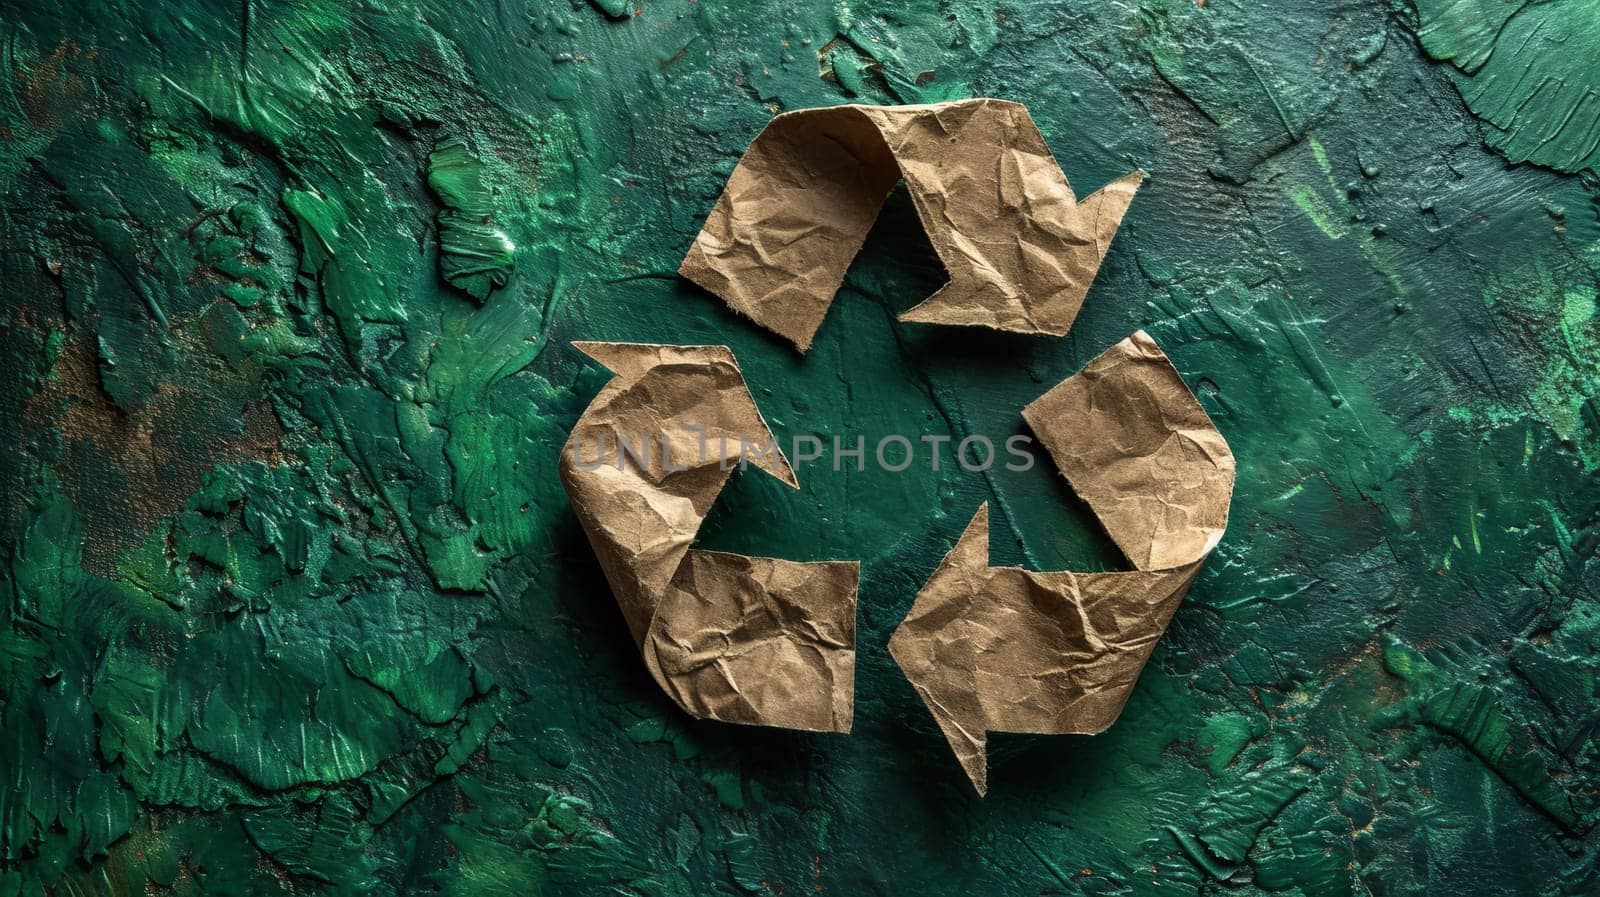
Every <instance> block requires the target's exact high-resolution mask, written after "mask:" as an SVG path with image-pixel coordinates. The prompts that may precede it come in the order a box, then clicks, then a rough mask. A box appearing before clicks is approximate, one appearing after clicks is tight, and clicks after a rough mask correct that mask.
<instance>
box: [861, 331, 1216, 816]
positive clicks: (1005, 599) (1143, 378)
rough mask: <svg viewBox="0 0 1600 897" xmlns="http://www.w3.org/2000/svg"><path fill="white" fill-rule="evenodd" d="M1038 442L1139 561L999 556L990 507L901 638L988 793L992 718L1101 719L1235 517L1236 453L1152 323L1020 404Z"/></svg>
mask: <svg viewBox="0 0 1600 897" xmlns="http://www.w3.org/2000/svg"><path fill="white" fill-rule="evenodd" d="M1022 416H1023V417H1024V418H1025V419H1026V420H1027V421H1028V424H1029V426H1030V427H1032V428H1033V431H1034V433H1035V435H1037V436H1038V439H1039V442H1040V444H1041V445H1043V446H1045V448H1046V449H1047V450H1048V451H1049V452H1050V456H1051V457H1052V458H1054V459H1055V462H1056V465H1057V467H1059V468H1060V470H1061V473H1062V475H1063V476H1065V477H1066V478H1067V481H1068V482H1069V483H1071V485H1072V487H1073V489H1074V490H1076V491H1077V493H1078V495H1080V496H1082V498H1083V499H1084V501H1085V502H1087V503H1088V505H1089V507H1090V508H1092V509H1093V510H1094V512H1095V514H1096V515H1097V516H1098V517H1099V519H1100V522H1101V523H1102V524H1103V525H1104V526H1105V529H1106V532H1107V533H1108V534H1110V536H1111V538H1112V540H1113V541H1115V542H1116V544H1117V546H1118V547H1119V548H1120V549H1121V550H1122V552H1123V554H1125V555H1126V556H1127V557H1128V560H1129V561H1131V562H1132V563H1133V565H1134V567H1135V568H1136V569H1135V570H1133V571H1130V572H1126V573H1073V572H1059V573H1035V572H1032V571H1028V570H1024V569H1022V568H1021V567H991V566H989V508H988V505H987V504H985V505H984V506H983V507H980V508H979V509H978V513H977V514H976V515H974V516H973V518H972V522H971V523H969V524H968V525H967V529H966V532H964V533H963V534H962V535H961V538H960V540H958V541H957V542H956V545H955V547H954V548H953V549H951V551H950V553H949V554H948V555H946V556H945V559H944V562H943V563H942V564H941V565H940V566H939V569H938V570H936V571H935V572H934V574H933V576H932V577H931V578H930V579H929V580H928V583H927V585H925V586H924V587H923V589H922V591H921V592H919V593H918V594H917V599H916V602H915V603H914V604H913V605H912V608H911V612H910V613H909V614H908V615H907V616H906V618H905V620H904V621H903V622H901V624H900V626H899V628H897V629H896V630H895V633H894V635H893V637H892V638H890V640H889V652H890V654H891V655H893V657H894V659H895V662H896V663H897V664H899V665H900V669H901V670H902V671H904V673H905V675H906V678H907V679H909V680H910V681H911V684H912V685H913V686H914V687H915V688H916V689H917V692H918V693H919V694H921V696H922V699H923V701H924V703H926V704H927V706H928V711H929V712H930V713H931V714H932V715H933V717H934V719H935V720H936V721H937V722H938V724H939V728H940V729H941V730H942V731H943V732H944V735H945V738H946V739H947V740H948V741H949V743H950V747H951V748H952V749H953V750H954V751H955V754H956V757H957V759H958V760H959V761H960V762H961V765H962V768H964V769H965V770H966V772H967V775H968V776H969V777H970V778H971V779H972V783H973V785H974V786H975V787H976V788H977V789H978V793H979V794H983V793H985V792H986V791H987V790H988V766H987V760H986V754H985V744H986V738H987V736H986V733H987V732H1028V733H1035V734H1043V735H1056V734H1084V735H1092V734H1095V733H1098V732H1102V731H1104V730H1105V729H1106V728H1107V727H1108V726H1110V725H1111V724H1112V723H1113V722H1115V721H1116V719H1117V716H1118V715H1119V714H1120V713H1121V712H1122V706H1123V705H1124V704H1125V703H1127V700H1128V696H1129V694H1131V693H1132V691H1133V686H1134V683H1135V682H1137V681H1138V678H1139V672H1140V671H1141V670H1142V669H1143V668H1144V664H1145V661H1146V660H1147V659H1149V657H1150V652H1151V650H1152V649H1153V648H1154V647H1155V643H1156V640H1157V639H1159V638H1160V637H1161V635H1162V633H1164V632H1165V631H1166V628H1167V623H1168V622H1169V621H1170V620H1171V619H1172V615H1173V612H1174V611H1176V610H1177V607H1178V604H1179V603H1180V602H1181V601H1182V600H1183V597H1184V595H1185V594H1186V593H1187V592H1188V590H1189V584H1190V583H1191V582H1193V580H1194V577H1195V575H1196V574H1197V573H1199V571H1200V567H1201V564H1202V563H1203V562H1204V560H1205V558H1206V556H1207V555H1209V554H1210V553H1211V550H1212V549H1213V548H1215V547H1216V545H1217V542H1218V541H1219V540H1220V539H1221V538H1222V531H1223V529H1224V528H1225V527H1226V526H1227V524H1228V506H1229V503H1230V500H1231V498H1232V494H1233V479H1234V459H1233V453H1232V452H1231V451H1230V450H1229V448H1228V444H1227V442H1226V441H1225V440H1224V439H1223V438H1222V434H1221V433H1219V432H1217V429H1216V427H1214V426H1212V424H1211V421H1210V419H1209V418H1208V417H1206V413H1205V411H1204V410H1203V409H1202V408H1201V407H1200V403H1199V402H1198V401H1197V400H1196V399H1195V397H1194V394H1193V393H1191V392H1190V391H1189V388H1188V386H1186V385H1185V384H1184V382H1183V378H1182V377H1180V376H1179V375H1178V372H1177V371H1176V370H1174V369H1173V367H1172V364H1171V363H1170V362H1169V361H1168V360H1167V357H1166V355H1165V354H1163V353H1162V351H1161V349H1160V348H1159V347H1158V346H1157V345H1156V344H1155V341H1154V340H1152V339H1151V338H1150V337H1149V336H1148V335H1146V334H1145V333H1144V332H1143V331H1140V332H1137V333H1135V334H1134V335H1133V336H1131V337H1129V338H1127V339H1125V340H1123V341H1122V342H1120V343H1118V344H1117V345H1115V346H1113V347H1112V348H1111V349H1109V350H1107V351H1106V352H1105V353H1104V354H1102V355H1101V356H1100V357H1098V358H1096V359H1095V360H1093V361H1091V362H1089V364H1088V365H1086V366H1085V367H1084V368H1083V370H1081V371H1079V372H1078V373H1077V374H1074V375H1073V376H1071V377H1068V378H1067V379H1066V380H1064V381H1062V382H1061V383H1060V384H1058V385H1057V386H1056V387H1055V388H1054V389H1051V390H1050V391H1049V392H1047V393H1045V394H1044V395H1042V396H1040V397H1039V398H1038V399H1036V400H1034V402H1033V403H1032V404H1030V405H1028V407H1027V408H1025V409H1023V412H1022Z"/></svg>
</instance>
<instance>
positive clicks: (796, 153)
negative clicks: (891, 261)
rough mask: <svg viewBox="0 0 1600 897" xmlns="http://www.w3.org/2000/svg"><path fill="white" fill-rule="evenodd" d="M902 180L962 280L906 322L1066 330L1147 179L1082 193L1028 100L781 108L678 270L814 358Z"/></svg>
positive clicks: (943, 257)
mask: <svg viewBox="0 0 1600 897" xmlns="http://www.w3.org/2000/svg"><path fill="white" fill-rule="evenodd" d="M902 178H904V179H905V182H906V189H907V191H908V192H909V193H910V194H911V201H912V203H913V204H914V205H915V206H916V210H917V216H918V218H920V219H921V221H922V227H923V229H924V230H925V231H926V232H927V235H928V241H929V242H930V243H931V244H932V245H933V248H934V251H935V252H937V253H938V255H939V259H940V261H942V262H943V263H944V267H945V270H946V271H947V272H948V273H949V275H950V282H949V283H947V284H946V285H945V286H944V287H943V288H941V289H940V290H939V291H938V292H936V293H934V294H933V295H932V296H931V297H929V298H928V299H927V300H926V301H924V302H923V303H922V304H920V305H918V306H916V307H915V308H913V309H911V310H910V311H907V312H906V313H905V314H903V315H901V316H900V319H901V320H902V321H921V322H925V323H932V324H972V325H981V326H985V327H993V328H996V329H999V330H1014V331H1018V332H1021V333H1047V334H1052V335H1055V336H1061V335H1063V334H1065V333H1066V332H1067V330H1068V329H1069V328H1070V327H1071V326H1072V321H1073V319H1074V318H1076V317H1077V315H1078V308H1079V307H1080V306H1081V305H1082V304H1083V297H1084V294H1085V293H1086V292H1087V291H1088V289H1089V284H1090V283H1091V282H1092V281H1093V280H1094V276H1095V273H1096V272H1097V271H1099V269H1100V263H1101V261H1102V260H1103V259H1104V258H1105V255H1106V250H1107V249H1108V248H1109V247H1110V245H1111V238H1112V237H1113V236H1114V235H1115V234H1116V232H1117V226H1118V225H1119V224H1120V223H1121V222H1122V216H1123V213H1124V212H1126V211H1127V209H1128V203H1129V202H1130V201H1131V200H1132V199H1133V194H1134V191H1135V190H1137V189H1138V187H1139V184H1140V182H1141V181H1142V180H1143V178H1144V175H1143V174H1142V173H1140V172H1134V173H1132V174H1129V175H1127V176H1125V177H1122V178H1119V179H1118V180H1115V181H1112V182H1111V183H1110V184H1107V185H1106V186H1105V187H1103V188H1101V189H1100V190H1099V191H1098V192H1096V193H1094V194H1092V195H1090V196H1089V197H1087V198H1085V199H1083V200H1081V201H1080V200H1078V199H1077V198H1076V197H1075V196H1074V195H1073V192H1072V186H1071V185H1070V184H1068V183H1067V176H1066V174H1064V173H1063V172H1062V170H1061V166H1060V165H1058V164H1056V160H1055V158H1054V157H1053V156H1051V155H1050V149H1049V148H1048V147H1047V146H1045V142H1044V138H1043V137H1042V136H1041V135H1040V134H1039V129H1038V128H1037V127H1035V126H1034V123H1033V119H1032V118H1031V117H1029V115H1028V110H1027V109H1026V108H1025V107H1024V106H1022V105H1021V104H1020V103H1012V102H1007V101H1005V100H993V99H977V100H960V101H957V102H951V103H936V104H932V105H924V106H831V107H827V108H823V109H804V110H800V111H796V112H788V113H784V114H783V115H779V116H778V117H776V118H774V119H773V120H772V121H771V122H769V123H768V124H767V127H766V129H765V130H763V131H762V132H761V134H760V135H758V136H757V137H756V139H755V141H754V142H752V143H751V144H750V147H749V149H747V150H746V151H745V154H744V158H742V159H740V160H739V164H738V166H736V167H735V168H734V170H733V174H732V175H731V176H730V177H729V178H728V184H727V187H726V189H725V190H724V191H723V193H722V197H721V198H720V199H719V200H717V204H716V206H715V207H714V208H713V209H712V210H711V215H710V216H709V217H708V218H707V219H706V223H705V227H704V228H703V229H702V230H701V231H700V234H699V236H697V237H696V238H695V241H694V245H692V246H691V247H690V248H689V253H688V255H687V256H685V257H684V260H683V264H682V265H681V266H680V267H679V268H678V272H679V273H680V274H682V275H683V276H684V277H687V278H688V279H690V280H692V281H694V282H695V283H697V284H699V285H700V286H702V287H704V288H706V289H707V290H709V291H711V292H712V293H715V294H716V295H717V296H720V297H721V298H722V299H723V300H724V301H726V302H727V303H728V305H730V306H732V307H733V308H734V309H735V310H736V311H739V312H741V313H743V314H745V315H748V316H749V317H750V318H751V319H752V320H754V321H755V322H756V323H757V324H760V325H761V326H763V327H765V328H767V329H769V330H772V331H774V332H776V333H778V334H779V335H781V336H784V337H786V338H788V339H789V340H790V341H792V342H793V343H794V344H795V346H797V347H798V348H799V349H800V351H802V352H804V351H805V350H806V349H808V348H810V346H811V338H812V335H813V334H815V333H816V331H817V327H818V326H819V325H820V324H821V323H822V318H823V316H824V315H825V314H827V311H828V306H829V305H830V304H831V303H832V302H833V296H834V294H835V293H836V292H838V289H839V284H840V283H842V282H843V280H844V275H845V270H846V269H847V268H848V267H849V266H850V261H851V259H853V258H855V255H856V253H857V252H858V251H859V250H860V249H861V244H862V242H863V241H864V240H866V237H867V232H868V231H869V230H870V229H871V228H872V222H873V221H874V220H875V219H876V218H877V217H878V210H879V209H880V208H881V207H882V206H883V202H884V200H885V199H886V198H887V197H888V195H889V190H890V189H891V188H892V187H894V185H895V183H896V182H897V181H899V180H901V179H902Z"/></svg>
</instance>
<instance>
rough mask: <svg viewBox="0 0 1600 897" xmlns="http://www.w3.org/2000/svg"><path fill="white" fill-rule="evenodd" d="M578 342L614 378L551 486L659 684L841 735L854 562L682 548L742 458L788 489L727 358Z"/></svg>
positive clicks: (720, 708) (717, 704)
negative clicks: (560, 494)
mask: <svg viewBox="0 0 1600 897" xmlns="http://www.w3.org/2000/svg"><path fill="white" fill-rule="evenodd" d="M573 345H574V346H576V347H577V348H578V349H579V350H580V351H582V352H584V353H585V354H587V355H588V356H589V357H591V358H593V359H595V360H596V361H598V362H600V363H601V364H603V365H605V366H606V367H607V368H608V369H610V370H611V371H612V372H613V373H614V374H616V376H615V377H614V378H613V379H612V380H611V382H609V383H608V384H606V386H605V387H604V388H603V389H601V391H600V393H599V394H598V395H597V396H595V399H594V401H593V402H591V403H590V405H589V407H588V408H587V409H585V411H584V413H583V414H582V416H580V417H579V419H578V422H577V424H576V425H575V426H574V427H573V430H572V436H571V439H570V440H569V441H568V443H567V448H566V450H565V451H564V452H563V453H562V458H561V481H562V484H563V485H564V486H565V487H566V490H567V494H568V495H569V496H570V497H571V499H572V506H573V508H574V509H575V511H576V512H577V517H578V520H579V522H580V524H581V525H582V526H583V530H584V532H585V533H586V534H587V535H588V537H589V542H590V544H591V545H592V546H593V547H594V551H595V554H596V555H597V556H598V557H599V560H600V566H601V567H602V569H604V571H605V575H606V578H607V580H608V581H609V582H610V584H611V589H612V591H613V593H615V595H616V600H617V603H618V605H619V606H620V607H621V609H622V614H623V617H624V618H626V620H627V622H628V627H629V629H630V630H631V631H632V633H633V638H634V641H635V642H636V643H637V644H638V646H639V650H640V652H641V653H642V654H643V656H644V661H645V665H646V666H647V667H648V668H649V670H650V673H651V675H652V676H653V677H654V678H655V680H656V682H657V683H659V684H660V686H661V688H662V689H664V690H665V691H666V693H667V694H668V696H670V697H671V698H672V699H673V701H675V702H676V703H677V704H678V706H680V707H682V708H683V709H684V710H685V711H686V712H688V713H689V714H690V715H692V716H696V717H700V718H704V719H716V720H722V721H724V722H730V723H745V724H749V725H761V726H778V727H782V728H789V729H806V730H811V731H822V732H848V731H850V724H851V717H852V710H853V701H854V691H855V616H856V584H857V581H858V578H859V572H860V571H859V565H858V564H856V563H854V562H848V563H845V562H820V563H798V562H795V561H785V560H778V559H776V558H759V557H745V556H742V555H736V554H726V553H722V552H715V551H701V550H698V549H694V548H691V547H690V546H691V544H692V543H693V542H694V539H695V535H696V533H698V532H699V530H700V525H701V523H702V522H704V520H705V518H706V515H707V514H708V513H709V512H710V510H711V506H712V504H713V503H715V501H716V499H717V495H718V494H719V493H720V492H721V491H722V487H723V485H724V484H726V482H727V480H728V478H729V477H730V476H731V475H732V473H733V471H734V469H736V468H737V467H738V466H739V465H740V463H741V461H747V462H748V463H749V464H750V465H753V466H756V467H760V468H761V469H762V470H765V471H766V472H767V473H769V474H771V475H773V476H775V477H777V478H778V479H780V480H782V481H783V482H785V483H788V484H789V485H790V486H797V485H798V483H797V481H796V479H795V475H794V471H793V470H792V469H791V468H790V466H789V461H788V459H787V458H785V457H784V455H783V453H782V451H781V450H780V449H779V448H778V447H777V442H776V440H774V439H773V438H772V434H771V432H770V431H769V430H768V429H767V424H766V421H764V420H763V419H762V417H761V413H760V411H758V410H757V408H756V404H755V400H754V398H752V397H751V395H750V391H749V389H748V387H746V385H745V380H744V376H743V374H741V373H740V371H739V367H738V364H737V363H735V361H734V357H733V353H732V352H731V351H729V350H728V348H727V347H725V346H659V345H643V344H633V343H592V342H585V343H574V344H573ZM769 447H770V449H771V451H770V452H769V453H763V452H762V450H763V449H767V448H769ZM750 449H754V450H753V451H752V450H750Z"/></svg>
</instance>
